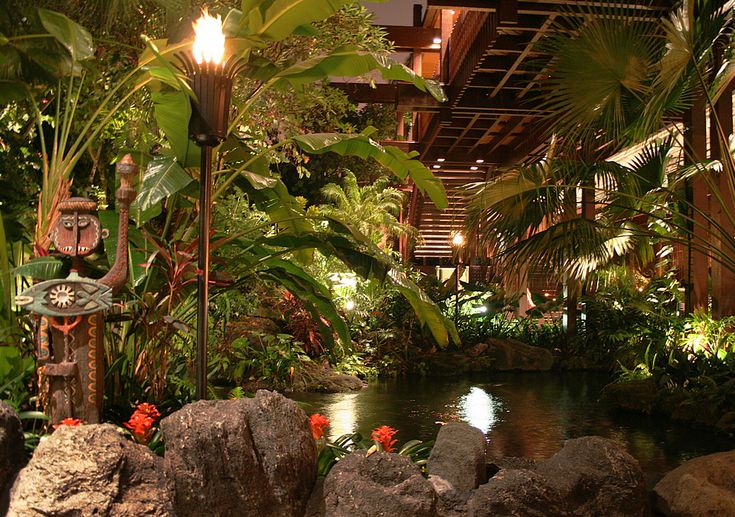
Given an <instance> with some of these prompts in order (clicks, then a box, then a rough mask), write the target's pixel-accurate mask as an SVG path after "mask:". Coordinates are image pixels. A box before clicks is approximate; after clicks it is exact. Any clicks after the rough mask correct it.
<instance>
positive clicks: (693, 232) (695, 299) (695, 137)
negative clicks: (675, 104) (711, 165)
mask: <svg viewBox="0 0 735 517" xmlns="http://www.w3.org/2000/svg"><path fill="white" fill-rule="evenodd" d="M685 123H686V126H687V130H686V133H685V134H684V145H685V151H686V160H687V161H689V162H690V163H691V162H695V161H699V160H703V159H705V158H706V157H707V117H706V112H705V103H704V99H702V98H701V97H699V96H698V97H697V98H696V99H695V101H694V103H693V105H692V107H691V109H690V110H689V111H688V112H687V114H686V116H685ZM708 197H709V189H708V187H707V183H706V182H705V181H704V179H703V178H702V177H695V178H694V179H692V180H691V181H690V182H689V183H688V187H687V200H688V201H689V202H690V203H692V204H693V205H694V207H696V208H697V210H690V214H689V215H690V217H691V218H692V219H693V222H692V223H691V224H689V234H688V237H687V239H688V242H689V246H688V249H687V255H686V257H687V265H688V267H687V275H686V289H687V291H686V300H685V310H686V312H692V311H694V310H695V309H700V308H705V309H706V308H707V306H708V297H709V293H708V286H709V263H708V262H709V261H708V258H707V255H706V254H705V253H703V252H702V251H700V249H701V248H702V246H703V245H706V243H707V242H708V236H707V230H706V226H705V225H706V224H707V223H706V220H705V219H704V216H703V215H702V214H701V213H699V212H698V210H701V211H705V212H707V211H708V210H709V206H708V205H709V199H708Z"/></svg>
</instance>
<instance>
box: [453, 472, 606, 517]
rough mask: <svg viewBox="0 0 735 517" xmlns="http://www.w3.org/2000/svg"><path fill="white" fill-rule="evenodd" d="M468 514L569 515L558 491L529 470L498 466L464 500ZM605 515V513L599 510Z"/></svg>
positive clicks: (475, 516) (508, 516) (473, 516)
mask: <svg viewBox="0 0 735 517" xmlns="http://www.w3.org/2000/svg"><path fill="white" fill-rule="evenodd" d="M467 515H468V517H495V516H498V515H503V516H505V517H568V516H569V515H571V514H569V513H567V511H566V510H565V509H564V503H563V500H562V497H561V494H559V492H558V491H557V490H556V489H555V488H553V487H552V486H550V485H549V483H548V482H547V480H546V479H544V478H543V477H542V476H540V475H539V474H536V473H535V472H533V471H530V470H524V469H517V470H501V471H500V472H498V473H497V474H496V475H495V476H493V477H492V478H490V480H489V481H488V482H487V483H485V484H484V485H482V486H480V487H479V488H478V489H477V490H475V492H474V493H473V494H472V497H470V499H469V501H468V502H467ZM600 515H605V514H600Z"/></svg>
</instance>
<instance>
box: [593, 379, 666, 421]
mask: <svg viewBox="0 0 735 517" xmlns="http://www.w3.org/2000/svg"><path fill="white" fill-rule="evenodd" d="M657 393H658V388H657V386H656V383H655V381H654V380H653V379H642V380H635V381H627V382H613V383H610V384H608V385H607V386H605V387H604V388H603V389H602V400H603V401H604V402H606V403H608V404H610V405H612V406H614V407H616V408H619V409H625V410H628V411H636V412H641V413H650V412H651V411H652V410H653V408H654V407H655V403H656V397H657Z"/></svg>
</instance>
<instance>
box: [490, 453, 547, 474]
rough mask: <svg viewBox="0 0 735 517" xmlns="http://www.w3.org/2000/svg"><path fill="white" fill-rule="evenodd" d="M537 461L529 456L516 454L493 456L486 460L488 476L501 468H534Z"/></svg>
mask: <svg viewBox="0 0 735 517" xmlns="http://www.w3.org/2000/svg"><path fill="white" fill-rule="evenodd" d="M537 463H538V462H537V461H536V460H533V459H531V458H519V457H517V456H493V457H491V458H488V460H487V473H488V477H492V476H494V475H495V474H497V473H498V472H500V471H501V470H503V469H505V470H517V469H520V470H536V465H537Z"/></svg>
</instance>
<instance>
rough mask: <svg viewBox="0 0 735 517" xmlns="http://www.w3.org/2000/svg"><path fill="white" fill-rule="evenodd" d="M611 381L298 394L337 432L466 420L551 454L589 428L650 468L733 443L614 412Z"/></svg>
mask: <svg viewBox="0 0 735 517" xmlns="http://www.w3.org/2000/svg"><path fill="white" fill-rule="evenodd" d="M607 382H609V379H608V378H607V377H606V376H605V375H599V374H592V373H586V374H580V373H569V374H549V373H546V374H530V373H529V374H488V375H485V376H478V377H471V378H470V377H468V378H461V379H424V378H409V379H395V380H385V381H380V382H375V383H372V384H371V385H370V386H369V387H368V388H366V389H364V390H362V391H360V392H357V393H349V394H343V393H338V394H315V393H303V394H294V395H293V398H295V399H296V400H299V401H302V402H306V403H309V404H310V405H311V407H310V408H309V409H308V410H307V411H309V412H320V413H322V414H324V415H326V417H327V418H328V419H329V420H330V422H331V427H330V428H328V429H327V431H328V436H329V437H330V438H332V439H334V438H336V437H337V436H340V435H342V434H346V433H351V432H354V431H360V432H361V433H362V434H363V435H364V436H369V434H370V431H371V430H372V429H374V428H375V427H377V426H379V425H389V426H391V427H394V428H396V429H399V431H400V432H399V434H398V435H397V436H396V437H397V438H398V439H399V443H405V442H406V441H408V440H411V439H414V438H418V439H423V440H430V439H433V438H434V437H435V436H436V433H437V431H438V429H439V422H451V421H464V422H467V423H469V424H470V425H473V426H475V427H477V428H478V429H480V430H482V431H483V432H484V433H486V435H487V437H488V440H489V443H490V445H489V447H490V449H489V450H490V452H491V453H492V454H497V455H504V456H524V457H529V458H536V459H541V458H547V457H549V456H551V455H553V454H554V453H555V452H556V451H558V450H559V449H560V448H561V447H562V445H563V443H564V440H567V439H569V438H576V437H579V436H585V435H590V434H596V435H600V436H605V437H608V438H614V439H617V440H619V441H622V442H624V443H626V444H627V446H628V450H629V452H630V453H631V454H632V455H633V456H635V457H636V458H637V459H638V460H639V461H640V462H641V465H642V466H643V468H644V470H646V471H647V472H649V473H651V472H665V471H667V470H670V469H671V468H673V467H675V466H677V465H678V464H679V463H681V462H682V461H684V460H686V459H689V458H691V457H694V456H699V455H702V454H708V453H710V452H715V451H721V450H728V449H731V448H733V447H734V446H735V444H734V443H733V442H732V441H727V440H724V439H721V438H718V437H716V436H714V435H712V434H711V433H708V432H705V431H698V432H697V433H692V432H691V430H690V429H689V428H687V427H684V426H677V425H675V424H672V423H670V422H668V421H667V420H665V419H660V418H656V417H646V416H641V415H632V414H611V413H610V412H609V411H608V410H607V408H605V407H603V406H602V405H601V404H600V403H598V401H597V398H598V397H599V393H600V390H601V389H602V387H603V386H604V385H605V384H606V383H607Z"/></svg>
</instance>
